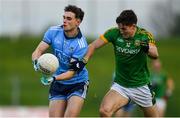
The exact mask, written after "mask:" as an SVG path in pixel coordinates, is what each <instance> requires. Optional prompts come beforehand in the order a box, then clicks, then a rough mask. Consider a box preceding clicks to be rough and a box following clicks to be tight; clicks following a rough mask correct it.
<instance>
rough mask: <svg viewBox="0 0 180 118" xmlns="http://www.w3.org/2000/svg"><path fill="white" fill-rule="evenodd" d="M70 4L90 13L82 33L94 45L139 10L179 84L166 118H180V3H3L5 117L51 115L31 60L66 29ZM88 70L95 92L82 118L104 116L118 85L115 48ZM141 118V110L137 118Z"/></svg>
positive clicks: (0, 75) (0, 100) (0, 60)
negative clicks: (124, 15)
mask: <svg viewBox="0 0 180 118" xmlns="http://www.w3.org/2000/svg"><path fill="white" fill-rule="evenodd" d="M68 4H74V5H77V6H79V7H81V8H82V9H83V10H84V11H85V17H84V20H83V22H82V24H81V26H80V27H81V29H82V32H83V33H84V34H85V35H86V36H87V38H88V42H91V41H92V40H94V39H95V38H97V37H98V35H100V34H102V33H104V31H105V30H106V29H108V28H110V27H112V26H116V24H115V19H116V17H117V16H118V15H119V13H120V12H121V11H122V10H123V9H133V10H134V11H135V12H136V14H137V16H138V18H139V22H138V25H139V26H141V27H144V28H146V29H148V30H149V31H151V32H152V33H153V34H154V35H155V39H156V41H157V46H158V48H159V53H160V59H161V61H162V63H163V67H164V69H165V70H166V71H167V72H168V73H169V74H170V75H171V76H172V77H173V79H174V81H175V85H176V86H175V91H174V93H173V96H172V97H171V98H170V99H169V101H168V108H167V113H166V116H180V113H179V109H180V100H179V98H180V95H179V92H180V87H179V86H178V84H180V80H179V78H180V53H179V51H180V39H179V37H180V36H179V35H180V28H179V27H180V8H179V5H180V1H179V0H159V1H157V0H133V1H132V0H73V1H72V0H0V116H5V115H2V114H1V113H6V112H4V110H7V109H6V108H7V107H8V108H15V109H16V108H17V109H18V108H19V106H22V108H24V110H26V111H29V109H28V108H34V109H35V108H37V107H39V106H40V108H42V109H43V108H44V107H45V110H44V112H45V115H47V107H48V87H46V86H43V85H41V83H40V81H39V78H40V76H41V75H40V74H39V73H36V72H34V70H33V67H32V63H31V54H32V52H33V50H34V49H35V47H36V46H37V45H38V43H39V42H40V41H41V40H42V37H43V33H44V32H45V31H46V30H47V28H48V27H49V26H51V25H57V24H61V23H62V15H63V9H64V7H65V6H66V5H68ZM87 68H88V70H89V78H90V87H89V92H88V96H87V100H86V102H85V106H84V108H83V110H82V112H81V116H98V108H99V105H100V102H101V100H102V98H103V96H104V95H105V93H106V92H107V91H108V89H109V86H110V84H111V81H112V72H113V69H114V55H113V49H112V45H108V46H105V47H104V48H102V49H100V50H98V51H97V52H96V53H95V55H94V58H93V59H92V60H91V61H90V62H89V63H88V65H87ZM17 109H16V110H17ZM8 110H9V109H8ZM31 110H32V109H31ZM31 110H30V111H31ZM25 113H27V114H28V113H29V112H25ZM39 113H41V112H39ZM12 115H13V114H12ZM36 115H38V114H36ZM141 115H142V113H141V112H140V111H138V110H137V112H135V114H134V116H141ZM6 116H8V115H6ZM9 116H11V115H9ZM14 116H18V113H17V114H16V115H14ZM19 116H22V114H19ZM25 116H28V115H25Z"/></svg>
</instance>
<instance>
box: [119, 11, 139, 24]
mask: <svg viewBox="0 0 180 118" xmlns="http://www.w3.org/2000/svg"><path fill="white" fill-rule="evenodd" d="M116 23H117V24H119V23H122V24H123V25H132V24H137V16H136V14H135V13H134V11H133V10H124V11H122V12H121V14H120V15H119V16H118V17H117V18H116Z"/></svg>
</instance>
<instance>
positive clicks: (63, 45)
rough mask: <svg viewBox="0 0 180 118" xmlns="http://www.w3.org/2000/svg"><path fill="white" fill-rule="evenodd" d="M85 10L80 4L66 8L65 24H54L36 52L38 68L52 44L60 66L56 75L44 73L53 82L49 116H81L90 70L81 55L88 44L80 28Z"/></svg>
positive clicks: (46, 79) (48, 82) (48, 81)
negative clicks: (39, 62)
mask: <svg viewBox="0 0 180 118" xmlns="http://www.w3.org/2000/svg"><path fill="white" fill-rule="evenodd" d="M83 17H84V12H83V11H82V10H81V8H78V7H77V6H73V5H68V6H67V7H65V9H64V15H63V25H61V26H60V25H58V26H52V27H50V28H49V29H48V30H47V31H46V33H45V35H44V38H43V40H42V41H41V42H40V44H39V45H38V47H37V48H36V49H35V51H34V52H33V54H32V60H33V62H34V63H33V64H34V68H35V70H38V68H37V67H38V66H37V65H36V64H37V63H36V60H37V59H38V58H39V57H40V56H41V55H42V54H43V53H45V51H46V50H47V49H48V48H49V47H50V46H51V48H52V51H53V52H52V53H53V54H54V55H56V57H57V58H58V60H59V63H60V67H59V68H58V70H57V71H56V72H55V73H54V74H53V75H52V76H50V77H49V76H48V77H47V76H43V77H42V78H41V82H42V84H44V85H50V90H49V100H50V102H49V116H50V117H77V116H79V113H80V111H81V108H82V106H83V103H84V99H85V97H86V93H87V88H88V71H87V69H86V68H85V67H84V66H85V63H77V62H81V61H80V59H82V58H83V57H84V55H85V54H86V52H87V48H88V44H87V42H86V38H85V36H84V35H82V33H81V30H80V28H79V25H80V23H81V22H82V20H83Z"/></svg>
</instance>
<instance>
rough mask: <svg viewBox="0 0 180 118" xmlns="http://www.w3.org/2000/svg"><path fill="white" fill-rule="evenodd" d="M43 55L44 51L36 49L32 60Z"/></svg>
mask: <svg viewBox="0 0 180 118" xmlns="http://www.w3.org/2000/svg"><path fill="white" fill-rule="evenodd" d="M41 55H42V52H41V51H39V50H35V51H34V52H33V53H32V60H36V59H38V58H39V57H40V56H41Z"/></svg>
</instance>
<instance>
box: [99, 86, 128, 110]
mask: <svg viewBox="0 0 180 118" xmlns="http://www.w3.org/2000/svg"><path fill="white" fill-rule="evenodd" d="M128 101H129V99H128V98H126V97H124V96H122V95H121V94H120V93H118V92H117V91H115V90H112V89H111V90H109V92H108V93H107V94H106V95H105V96H104V98H103V100H102V103H101V106H100V110H106V111H108V112H115V111H117V109H119V108H120V107H122V106H124V105H126V104H127V103H128Z"/></svg>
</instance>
